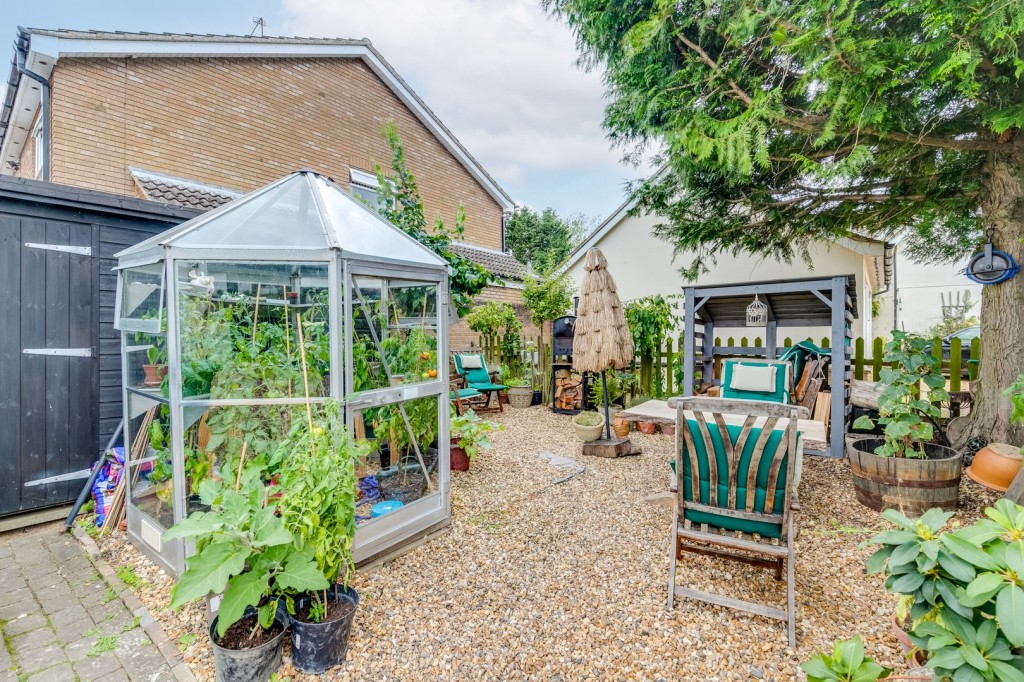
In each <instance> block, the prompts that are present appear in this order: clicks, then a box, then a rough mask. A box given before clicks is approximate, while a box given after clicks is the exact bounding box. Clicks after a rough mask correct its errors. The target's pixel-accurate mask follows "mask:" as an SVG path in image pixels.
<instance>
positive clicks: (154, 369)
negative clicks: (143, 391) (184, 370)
mask: <svg viewBox="0 0 1024 682" xmlns="http://www.w3.org/2000/svg"><path fill="white" fill-rule="evenodd" d="M142 371H143V372H145V373H146V378H145V380H143V382H142V385H143V386H148V387H150V388H154V387H156V386H159V385H160V384H162V383H163V381H164V377H165V376H167V365H143V366H142Z"/></svg>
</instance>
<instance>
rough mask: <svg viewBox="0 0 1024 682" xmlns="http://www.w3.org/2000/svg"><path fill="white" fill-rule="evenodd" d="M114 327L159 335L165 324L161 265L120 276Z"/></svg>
mask: <svg viewBox="0 0 1024 682" xmlns="http://www.w3.org/2000/svg"><path fill="white" fill-rule="evenodd" d="M121 277H122V284H121V289H120V292H119V298H120V301H119V304H120V305H119V308H118V311H117V325H116V326H117V328H118V329H130V330H134V331H141V332H160V331H162V330H164V329H166V324H165V322H164V264H163V263H162V262H161V263H151V264H149V265H143V266H140V267H134V268H127V269H125V270H124V271H123V272H122V273H121Z"/></svg>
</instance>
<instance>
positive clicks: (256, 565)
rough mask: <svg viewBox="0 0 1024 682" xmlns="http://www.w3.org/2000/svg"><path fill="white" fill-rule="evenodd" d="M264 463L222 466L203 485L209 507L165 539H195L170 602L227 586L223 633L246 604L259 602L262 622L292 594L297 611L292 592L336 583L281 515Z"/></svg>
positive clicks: (220, 621)
mask: <svg viewBox="0 0 1024 682" xmlns="http://www.w3.org/2000/svg"><path fill="white" fill-rule="evenodd" d="M262 473H263V472H262V471H261V470H259V469H256V468H255V467H247V468H245V469H244V470H243V475H242V476H241V477H240V478H239V481H238V482H239V489H238V490H235V489H234V485H233V484H232V483H228V481H232V482H234V481H235V480H236V476H237V474H236V473H235V472H234V471H232V470H231V469H230V468H224V469H222V470H221V478H216V479H211V480H208V481H204V482H203V484H202V485H201V486H200V488H199V494H200V497H201V498H202V501H203V504H205V505H207V506H209V508H210V511H208V512H201V511H197V512H193V513H192V514H191V515H189V517H188V518H187V519H184V520H182V521H180V522H179V523H177V524H175V525H174V526H173V527H172V528H171V529H170V530H168V531H167V532H166V533H165V534H164V540H165V541H168V540H172V539H175V538H181V539H185V540H190V541H193V542H195V547H196V552H195V554H193V555H192V556H191V557H189V558H188V559H187V560H186V561H185V565H186V568H185V572H184V573H182V574H181V576H179V578H178V582H177V583H175V585H174V587H173V588H172V590H171V608H172V609H178V608H180V607H181V606H183V605H184V604H188V603H190V602H194V601H196V600H198V599H202V598H203V597H205V596H206V595H207V594H209V593H211V592H213V593H215V594H216V593H220V592H223V593H224V597H223V599H222V600H221V604H220V608H219V610H218V620H217V634H218V635H219V636H223V635H224V633H225V632H226V631H227V629H228V628H229V627H231V626H232V625H233V624H235V623H236V622H238V621H239V620H240V619H241V618H242V615H243V614H244V612H245V609H246V607H250V606H251V607H253V608H256V609H257V612H258V616H259V617H258V620H259V625H260V627H263V628H267V627H270V626H271V624H273V622H274V616H275V613H276V609H277V602H278V600H280V599H282V598H283V599H285V603H286V604H287V605H288V607H289V611H290V612H294V603H293V595H294V594H295V593H298V592H307V591H310V590H322V589H326V588H327V587H328V585H329V583H328V581H327V579H326V578H325V577H324V575H323V573H322V572H321V571H320V570H319V568H318V567H317V564H316V560H315V558H314V557H313V555H312V553H311V552H309V551H307V550H299V549H297V548H296V546H295V544H294V542H293V539H294V538H293V536H292V534H291V532H289V531H288V529H287V528H286V527H285V524H284V522H283V521H282V520H281V518H279V517H278V516H277V508H276V504H275V503H274V502H273V501H272V500H271V498H270V491H269V490H268V489H267V487H266V485H265V484H264V483H263V481H262V479H261V475H262Z"/></svg>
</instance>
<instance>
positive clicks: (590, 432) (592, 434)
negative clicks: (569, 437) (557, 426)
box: [572, 418, 604, 443]
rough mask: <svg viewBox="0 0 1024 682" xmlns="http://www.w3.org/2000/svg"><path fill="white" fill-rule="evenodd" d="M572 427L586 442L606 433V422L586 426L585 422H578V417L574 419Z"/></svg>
mask: <svg viewBox="0 0 1024 682" xmlns="http://www.w3.org/2000/svg"><path fill="white" fill-rule="evenodd" d="M572 427H573V429H575V430H576V435H577V436H578V437H579V439H580V440H582V441H583V442H584V443H589V442H590V441H593V440H597V439H598V438H600V437H601V434H603V433H604V424H603V423H601V424H597V425H596V426H584V425H583V424H577V423H576V419H575V418H574V419H573V420H572Z"/></svg>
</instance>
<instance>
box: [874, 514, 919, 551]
mask: <svg viewBox="0 0 1024 682" xmlns="http://www.w3.org/2000/svg"><path fill="white" fill-rule="evenodd" d="M882 518H883V519H885V520H886V521H888V522H889V523H891V524H894V525H896V526H899V527H900V528H902V529H904V530H909V531H910V532H911V533H913V534H914V535H917V523H916V522H915V521H912V520H910V519H908V518H907V517H906V516H904V515H903V514H901V513H900V512H898V511H896V510H895V509H886V510H885V511H883V512H882ZM872 540H873V539H872ZM895 544H902V543H895Z"/></svg>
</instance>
